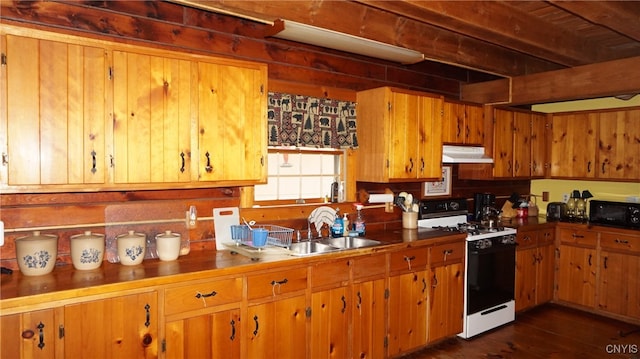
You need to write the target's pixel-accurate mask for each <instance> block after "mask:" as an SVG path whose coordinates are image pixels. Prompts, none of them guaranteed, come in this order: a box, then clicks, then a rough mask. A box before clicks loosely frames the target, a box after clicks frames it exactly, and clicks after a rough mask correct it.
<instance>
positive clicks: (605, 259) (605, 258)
mask: <svg viewBox="0 0 640 359" xmlns="http://www.w3.org/2000/svg"><path fill="white" fill-rule="evenodd" d="M607 259H609V257H604V269H607Z"/></svg>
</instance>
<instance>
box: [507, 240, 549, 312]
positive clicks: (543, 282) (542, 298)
mask: <svg viewBox="0 0 640 359" xmlns="http://www.w3.org/2000/svg"><path fill="white" fill-rule="evenodd" d="M555 255H556V248H555V245H554V244H553V243H549V244H546V245H541V246H540V247H538V268H537V272H536V305H539V304H543V303H547V302H550V301H551V300H553V282H554V275H555ZM516 307H517V301H516Z"/></svg>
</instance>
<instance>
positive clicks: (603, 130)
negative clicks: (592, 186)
mask: <svg viewBox="0 0 640 359" xmlns="http://www.w3.org/2000/svg"><path fill="white" fill-rule="evenodd" d="M598 122H599V124H598V137H599V141H598V168H597V177H598V178H607V179H640V110H619V111H607V112H601V113H600V114H599V118H598Z"/></svg>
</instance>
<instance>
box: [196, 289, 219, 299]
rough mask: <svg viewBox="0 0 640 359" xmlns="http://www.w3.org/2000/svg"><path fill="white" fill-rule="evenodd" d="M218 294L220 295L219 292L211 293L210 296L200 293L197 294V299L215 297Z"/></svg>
mask: <svg viewBox="0 0 640 359" xmlns="http://www.w3.org/2000/svg"><path fill="white" fill-rule="evenodd" d="M216 294H218V292H216V291H215V290H213V291H211V293H209V294H202V293H200V292H198V293H196V298H198V299H200V298H208V297H214V296H215V295H216Z"/></svg>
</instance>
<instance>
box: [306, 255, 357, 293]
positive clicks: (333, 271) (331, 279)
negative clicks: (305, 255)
mask: <svg viewBox="0 0 640 359" xmlns="http://www.w3.org/2000/svg"><path fill="white" fill-rule="evenodd" d="M349 264H350V261H349V259H340V260H337V261H330V262H320V263H316V264H314V265H312V266H311V287H312V288H316V287H322V286H327V285H340V286H345V285H347V284H348V282H349Z"/></svg>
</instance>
